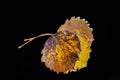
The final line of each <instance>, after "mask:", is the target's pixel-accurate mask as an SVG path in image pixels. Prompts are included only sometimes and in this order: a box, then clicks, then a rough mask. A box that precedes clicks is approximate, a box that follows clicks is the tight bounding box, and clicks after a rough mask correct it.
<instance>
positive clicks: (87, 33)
mask: <svg viewBox="0 0 120 80" xmlns="http://www.w3.org/2000/svg"><path fill="white" fill-rule="evenodd" d="M59 31H69V32H73V33H76V34H79V33H80V35H81V36H84V37H86V38H88V40H89V43H90V44H91V43H92V41H93V35H92V28H90V27H89V24H88V23H87V22H86V21H85V19H80V18H79V17H77V18H75V17H72V18H71V19H70V20H66V22H65V24H63V25H61V26H60V27H59V29H58V31H57V32H59Z"/></svg>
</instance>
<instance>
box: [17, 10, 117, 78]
mask: <svg viewBox="0 0 120 80" xmlns="http://www.w3.org/2000/svg"><path fill="white" fill-rule="evenodd" d="M18 13H19V14H18V15H16V25H15V26H16V31H15V32H16V33H15V36H16V54H15V57H16V60H15V77H16V80H18V79H20V80H22V79H27V80H28V79H32V80H41V79H43V80H117V79H112V78H113V77H115V76H116V75H117V77H118V75H119V70H118V69H119V66H117V67H116V63H118V60H117V59H116V56H115V55H113V53H112V52H111V45H110V42H111V41H110V35H109V28H110V26H111V25H110V22H109V21H110V18H109V16H108V15H107V14H102V13H101V14H100V15H99V14H97V13H94V14H92V15H88V14H84V13H83V14H81V13H80V14H79V15H74V14H73V15H67V16H65V15H40V14H38V13H37V12H34V13H33V12H30V11H22V12H18ZM101 15H102V16H101ZM72 16H76V17H77V16H80V17H81V18H85V19H86V20H87V21H88V22H89V23H90V27H92V28H93V34H94V38H95V40H94V42H93V44H92V47H91V48H92V52H91V55H90V56H91V57H90V59H89V61H88V65H87V68H83V69H81V70H79V71H77V72H72V73H69V74H65V75H64V74H63V73H60V74H56V73H55V72H53V71H50V70H49V69H48V68H46V67H45V65H44V63H41V61H40V59H41V56H42V55H41V50H42V48H43V46H44V43H45V41H46V40H47V39H48V36H45V37H42V38H39V39H36V40H34V41H32V42H31V43H29V44H27V45H26V46H24V47H23V48H21V49H17V47H18V46H19V45H21V44H22V43H23V40H24V39H25V38H30V37H33V36H37V35H39V34H42V33H56V31H57V29H58V28H59V26H60V25H61V24H64V22H65V20H66V19H70V18H71V17H72Z"/></svg>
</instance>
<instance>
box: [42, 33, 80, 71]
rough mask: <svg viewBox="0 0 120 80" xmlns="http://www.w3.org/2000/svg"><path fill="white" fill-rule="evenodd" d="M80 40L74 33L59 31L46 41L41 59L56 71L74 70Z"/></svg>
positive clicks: (78, 53)
mask: <svg viewBox="0 0 120 80" xmlns="http://www.w3.org/2000/svg"><path fill="white" fill-rule="evenodd" d="M80 51H81V48H80V41H79V39H78V37H77V36H76V34H74V33H72V32H68V31H60V32H58V33H56V34H55V35H52V36H51V37H50V38H48V40H47V41H46V43H45V45H44V48H43V50H42V54H43V55H42V58H41V61H42V62H45V65H46V67H48V68H50V70H53V71H55V72H57V73H60V72H63V73H66V72H67V71H69V70H74V66H75V62H76V61H77V60H78V59H79V55H80Z"/></svg>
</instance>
